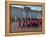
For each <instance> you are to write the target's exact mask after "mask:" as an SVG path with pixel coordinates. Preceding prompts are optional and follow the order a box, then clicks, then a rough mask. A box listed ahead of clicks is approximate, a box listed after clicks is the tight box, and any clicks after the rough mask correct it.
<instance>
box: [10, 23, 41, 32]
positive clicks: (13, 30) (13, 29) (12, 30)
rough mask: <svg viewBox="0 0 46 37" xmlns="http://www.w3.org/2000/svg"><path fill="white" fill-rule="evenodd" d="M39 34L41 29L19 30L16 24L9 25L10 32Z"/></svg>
mask: <svg viewBox="0 0 46 37" xmlns="http://www.w3.org/2000/svg"><path fill="white" fill-rule="evenodd" d="M24 31H25V32H29V31H30V32H40V31H41V27H39V28H32V27H31V28H23V29H22V28H21V27H19V28H18V27H17V24H16V23H15V22H13V23H12V24H11V32H24Z"/></svg>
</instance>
